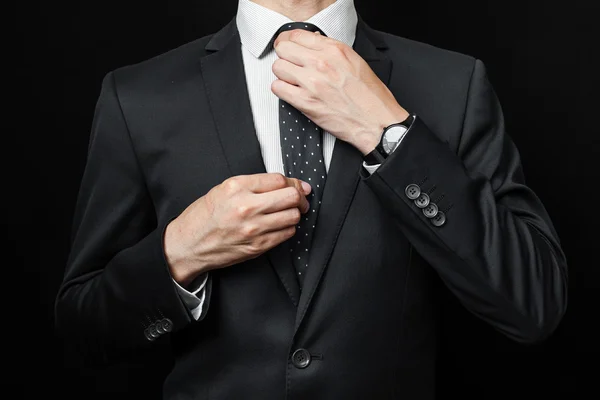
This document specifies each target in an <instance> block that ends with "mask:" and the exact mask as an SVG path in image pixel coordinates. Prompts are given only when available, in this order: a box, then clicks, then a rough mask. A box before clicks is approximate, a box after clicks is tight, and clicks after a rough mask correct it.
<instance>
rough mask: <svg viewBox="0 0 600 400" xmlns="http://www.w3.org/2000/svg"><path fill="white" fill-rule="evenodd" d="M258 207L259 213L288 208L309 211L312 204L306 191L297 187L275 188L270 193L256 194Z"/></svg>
mask: <svg viewBox="0 0 600 400" xmlns="http://www.w3.org/2000/svg"><path fill="white" fill-rule="evenodd" d="M254 197H255V199H253V200H252V201H253V202H254V201H256V203H255V204H256V208H257V210H258V212H259V213H262V214H269V213H274V212H278V211H281V210H285V209H288V208H298V209H299V210H300V211H301V212H303V213H305V212H307V211H308V209H309V207H310V204H309V203H308V200H307V199H306V196H305V195H304V193H302V192H300V191H299V190H298V189H296V188H295V187H287V188H284V189H277V190H273V191H272V192H268V193H260V194H257V195H256V196H254Z"/></svg>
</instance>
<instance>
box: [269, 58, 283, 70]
mask: <svg viewBox="0 0 600 400" xmlns="http://www.w3.org/2000/svg"><path fill="white" fill-rule="evenodd" d="M282 64H283V60H282V59H281V58H278V59H277V60H275V62H273V65H272V67H271V69H272V70H273V72H277V71H279V70H280V67H282V66H283V65H282Z"/></svg>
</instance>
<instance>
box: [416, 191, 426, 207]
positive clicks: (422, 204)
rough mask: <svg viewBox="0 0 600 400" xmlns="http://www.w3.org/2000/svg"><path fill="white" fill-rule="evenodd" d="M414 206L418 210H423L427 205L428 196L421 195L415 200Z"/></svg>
mask: <svg viewBox="0 0 600 400" xmlns="http://www.w3.org/2000/svg"><path fill="white" fill-rule="evenodd" d="M415 205H416V206H417V207H419V208H425V207H427V206H428V205H429V195H428V194H427V193H421V195H420V196H419V198H418V199H416V200H415Z"/></svg>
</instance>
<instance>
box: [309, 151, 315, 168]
mask: <svg viewBox="0 0 600 400" xmlns="http://www.w3.org/2000/svg"><path fill="white" fill-rule="evenodd" d="M310 155H311V156H314V155H315V153H313V152H312V151H311V152H310ZM315 171H316V169H315Z"/></svg>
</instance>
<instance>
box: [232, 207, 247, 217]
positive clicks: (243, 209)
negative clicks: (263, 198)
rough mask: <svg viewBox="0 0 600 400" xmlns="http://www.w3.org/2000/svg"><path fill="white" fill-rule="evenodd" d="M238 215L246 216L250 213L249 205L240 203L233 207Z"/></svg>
mask: <svg viewBox="0 0 600 400" xmlns="http://www.w3.org/2000/svg"><path fill="white" fill-rule="evenodd" d="M235 211H236V213H237V215H238V217H241V218H246V217H248V216H249V215H250V207H249V206H248V205H246V204H240V205H238V206H237V207H236V209H235Z"/></svg>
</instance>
